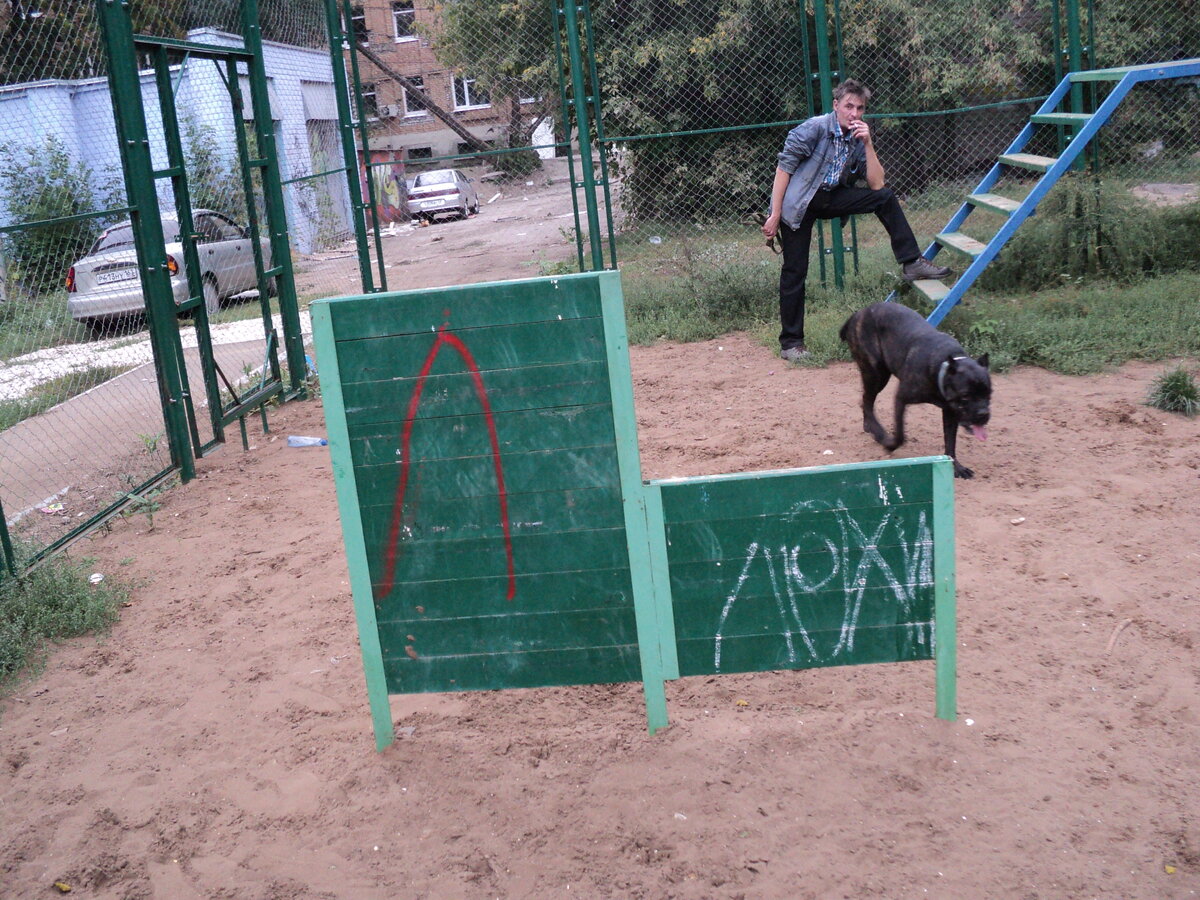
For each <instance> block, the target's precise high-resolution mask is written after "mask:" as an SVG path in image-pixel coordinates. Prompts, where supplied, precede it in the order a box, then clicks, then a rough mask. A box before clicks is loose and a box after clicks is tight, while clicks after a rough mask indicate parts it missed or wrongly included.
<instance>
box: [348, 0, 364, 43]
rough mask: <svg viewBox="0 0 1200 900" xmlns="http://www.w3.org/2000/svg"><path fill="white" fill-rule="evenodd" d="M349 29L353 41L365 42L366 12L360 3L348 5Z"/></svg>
mask: <svg viewBox="0 0 1200 900" xmlns="http://www.w3.org/2000/svg"><path fill="white" fill-rule="evenodd" d="M350 30H351V33H352V34H353V35H354V43H356V44H365V43H367V38H368V35H367V14H366V12H365V11H364V10H363V7H362V4H360V3H356V4H355V5H354V6H352V7H350Z"/></svg>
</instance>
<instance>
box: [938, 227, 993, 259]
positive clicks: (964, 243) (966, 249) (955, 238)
mask: <svg viewBox="0 0 1200 900" xmlns="http://www.w3.org/2000/svg"><path fill="white" fill-rule="evenodd" d="M934 240H936V241H937V242H938V243H939V244H941V245H942V246H943V247H948V248H950V249H951V250H956V251H958V252H959V253H961V254H962V255H963V256H968V257H970V258H971V259H974V258H975V257H976V256H979V255H980V254H981V253H983V251H984V250H986V249H987V244H985V243H983V242H981V241H977V240H975V238H973V237H971V236H970V235H969V234H963V233H962V232H961V231H944V232H942V233H941V234H939V235H937V237H935V238H934Z"/></svg>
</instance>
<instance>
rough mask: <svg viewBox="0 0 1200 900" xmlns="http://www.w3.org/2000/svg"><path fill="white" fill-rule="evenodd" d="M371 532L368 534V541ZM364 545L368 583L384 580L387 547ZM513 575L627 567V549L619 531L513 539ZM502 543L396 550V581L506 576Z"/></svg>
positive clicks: (432, 543) (416, 546)
mask: <svg viewBox="0 0 1200 900" xmlns="http://www.w3.org/2000/svg"><path fill="white" fill-rule="evenodd" d="M371 533H372V532H371V531H369V530H367V531H366V535H367V536H368V540H369V535H370V534H371ZM372 546H373V545H372V544H370V543H368V545H367V559H368V563H369V565H370V570H371V581H372V583H373V584H374V583H377V582H379V581H381V580H382V576H383V572H384V566H385V559H386V556H387V544H386V542H382V543H381V544H376V545H374V547H375V551H374V552H372ZM512 559H513V570H514V572H519V573H522V574H524V573H530V572H558V571H570V570H572V569H575V568H578V567H580V566H581V565H588V566H592V567H595V568H610V567H619V566H621V565H628V559H629V549H628V547H627V545H626V542H625V530H624V529H623V528H609V529H598V530H595V531H566V532H559V533H557V534H537V535H513V536H512ZM507 560H508V556H507V553H506V550H505V545H504V541H502V540H496V539H494V538H486V539H481V540H476V541H453V542H447V543H438V542H437V541H428V542H424V543H420V544H408V543H405V542H404V541H403V540H400V541H399V542H398V543H397V546H396V556H395V582H396V584H397V585H403V584H404V583H406V582H411V581H436V580H441V579H446V578H480V577H484V576H488V575H494V574H500V573H504V572H505V571H507V565H508V564H507Z"/></svg>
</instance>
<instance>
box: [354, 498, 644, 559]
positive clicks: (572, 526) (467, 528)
mask: <svg viewBox="0 0 1200 900" xmlns="http://www.w3.org/2000/svg"><path fill="white" fill-rule="evenodd" d="M378 499H379V500H381V501H382V500H386V501H387V502H386V503H378V504H376V505H374V506H369V507H368V506H363V507H361V508H362V509H363V510H364V518H365V519H367V520H368V521H369V522H370V529H372V530H369V531H368V535H369V537H368V538H367V546H368V547H370V546H372V543H373V542H377V541H379V542H381V541H382V540H383V539H384V538H385V537H387V534H388V532H389V530H390V529H391V523H392V503H393V501H392V499H391V498H386V497H379V498H378ZM499 507H500V498H499V496H498V495H496V493H495V491H493V492H492V493H491V494H488V495H485V496H479V497H464V498H461V499H456V500H439V501H438V502H437V504H436V505H432V506H429V505H425V504H422V503H417V504H410V503H406V504H405V509H404V511H403V512H402V514H401V519H400V522H401V526H402V527H403V529H404V538H405V540H406V541H408V542H414V543H419V542H421V541H456V540H462V539H463V538H481V537H493V538H501V537H503V536H504V523H502V522H501V521H500V516H499ZM368 510H369V511H370V512H369V513H367V511H368ZM624 524H625V521H624V516H623V515H622V508H621V493H620V490H619V489H618V488H616V487H603V488H591V489H588V490H574V489H572V490H559V491H538V492H532V493H509V494H508V525H509V529H510V531H511V533H512V534H537V533H550V532H559V531H582V530H585V529H592V528H620V527H623V526H624Z"/></svg>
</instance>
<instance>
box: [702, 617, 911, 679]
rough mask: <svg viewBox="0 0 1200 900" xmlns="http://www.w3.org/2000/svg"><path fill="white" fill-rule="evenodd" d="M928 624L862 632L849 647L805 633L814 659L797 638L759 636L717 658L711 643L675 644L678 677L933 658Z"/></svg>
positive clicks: (728, 645)
mask: <svg viewBox="0 0 1200 900" xmlns="http://www.w3.org/2000/svg"><path fill="white" fill-rule="evenodd" d="M932 628H933V623H932V622H928V623H923V624H920V625H914V626H913V627H905V628H862V629H857V630H856V631H855V632H854V634H853V641H852V642H851V641H849V640H846V641H843V640H842V635H841V632H840V631H835V632H819V633H812V632H810V633H809V635H808V637H809V639H810V640H811V641H812V644H813V646H815V647H817V648H818V653H817V654H815V655H814V654H812V653H810V652H809V648H808V644H807V643H806V642H805V641H804V640H803V639H802V637H801V635H800V634H799V633H793V634H791V635H790V638H791V639H790V641H789V640H788V639H786V638H785V636H784V635H783V634H771V635H761V636H758V637H747V638H741V639H739V640H736V641H728V642H723V643H722V644H721V647H720V653H719V654H717V652H716V649H715V646H714V643H713V641H712V640H711V639H709V640H707V641H700V640H687V641H680V642H679V671H680V674H681V675H684V676H687V675H715V674H719V673H731V672H768V671H774V670H780V669H813V668H823V667H827V666H850V665H863V664H867V663H886V662H909V661H915V660H924V659H932V658H933V639H932Z"/></svg>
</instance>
